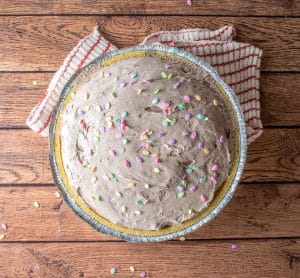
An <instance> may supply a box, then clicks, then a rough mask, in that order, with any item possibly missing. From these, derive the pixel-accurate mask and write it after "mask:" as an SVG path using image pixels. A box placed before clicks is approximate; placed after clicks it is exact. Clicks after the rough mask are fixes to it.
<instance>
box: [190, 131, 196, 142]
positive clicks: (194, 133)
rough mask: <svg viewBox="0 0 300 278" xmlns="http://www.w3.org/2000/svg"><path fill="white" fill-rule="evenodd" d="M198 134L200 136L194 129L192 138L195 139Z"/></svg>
mask: <svg viewBox="0 0 300 278" xmlns="http://www.w3.org/2000/svg"><path fill="white" fill-rule="evenodd" d="M197 136H198V133H197V131H193V132H192V133H191V138H192V139H193V140H194V139H196V137H197Z"/></svg>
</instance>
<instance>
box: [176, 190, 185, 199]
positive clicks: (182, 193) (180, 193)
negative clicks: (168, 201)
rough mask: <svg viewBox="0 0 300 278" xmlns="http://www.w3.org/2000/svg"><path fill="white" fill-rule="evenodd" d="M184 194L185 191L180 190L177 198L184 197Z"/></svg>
mask: <svg viewBox="0 0 300 278" xmlns="http://www.w3.org/2000/svg"><path fill="white" fill-rule="evenodd" d="M184 195H185V193H184V192H179V193H178V194H177V198H180V199H181V198H183V197H184Z"/></svg>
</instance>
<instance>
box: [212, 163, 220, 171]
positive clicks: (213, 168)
mask: <svg viewBox="0 0 300 278" xmlns="http://www.w3.org/2000/svg"><path fill="white" fill-rule="evenodd" d="M218 169H219V166H218V164H214V165H213V166H211V170H212V171H218Z"/></svg>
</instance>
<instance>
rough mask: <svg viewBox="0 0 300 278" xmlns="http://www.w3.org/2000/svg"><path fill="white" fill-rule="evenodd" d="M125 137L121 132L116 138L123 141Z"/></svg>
mask: <svg viewBox="0 0 300 278" xmlns="http://www.w3.org/2000/svg"><path fill="white" fill-rule="evenodd" d="M123 137H124V134H123V133H122V132H119V133H117V134H116V138H118V139H121V138H123Z"/></svg>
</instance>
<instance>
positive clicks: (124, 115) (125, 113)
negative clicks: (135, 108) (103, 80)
mask: <svg viewBox="0 0 300 278" xmlns="http://www.w3.org/2000/svg"><path fill="white" fill-rule="evenodd" d="M127 116H128V112H126V111H124V112H122V118H123V119H124V118H126V117H127Z"/></svg>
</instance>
